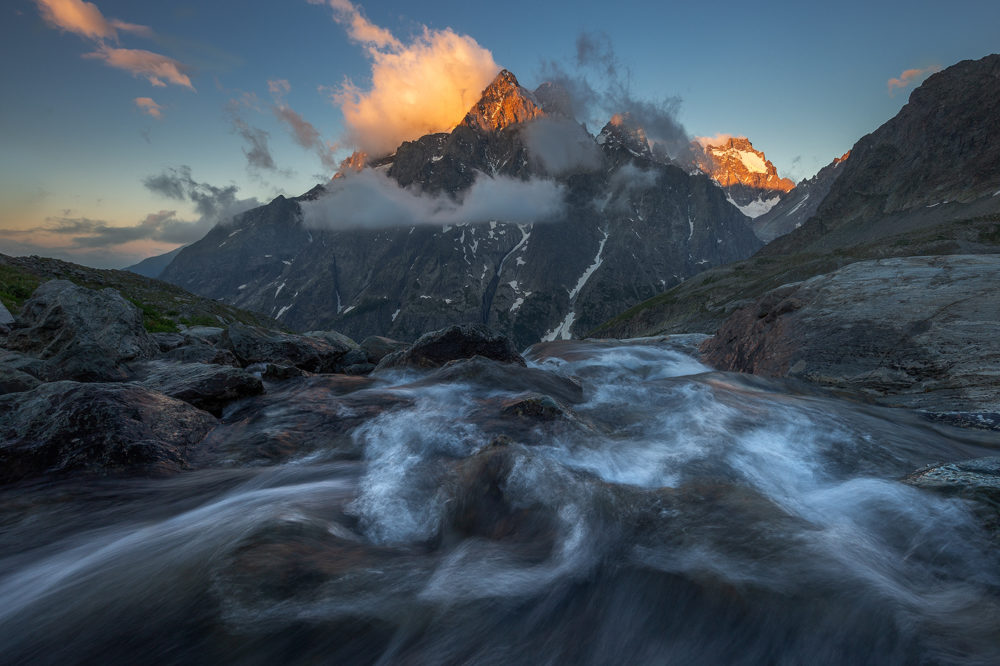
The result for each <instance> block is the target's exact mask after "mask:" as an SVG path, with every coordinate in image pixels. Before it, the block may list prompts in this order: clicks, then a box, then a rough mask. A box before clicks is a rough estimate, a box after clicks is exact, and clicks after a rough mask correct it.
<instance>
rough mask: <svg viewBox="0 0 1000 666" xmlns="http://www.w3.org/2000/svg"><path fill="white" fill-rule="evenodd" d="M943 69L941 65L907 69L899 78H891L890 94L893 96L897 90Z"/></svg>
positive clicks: (889, 82) (889, 84)
mask: <svg viewBox="0 0 1000 666" xmlns="http://www.w3.org/2000/svg"><path fill="white" fill-rule="evenodd" d="M940 71H941V65H931V66H930V67H925V68H924V69H907V70H905V71H904V72H903V73H902V74H900V75H899V77H897V78H893V79H889V81H888V86H889V95H890V96H892V95H893V94H894V93H895V92H896V91H897V90H902V89H903V88H909V87H910V86H911V85H913V84H914V82H915V81H917V79H919V78H921V77H923V76H927V75H928V74H933V73H935V72H940Z"/></svg>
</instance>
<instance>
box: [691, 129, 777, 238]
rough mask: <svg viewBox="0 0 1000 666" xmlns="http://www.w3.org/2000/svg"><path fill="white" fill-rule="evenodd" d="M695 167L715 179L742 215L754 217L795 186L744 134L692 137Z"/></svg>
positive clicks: (692, 154) (692, 156)
mask: <svg viewBox="0 0 1000 666" xmlns="http://www.w3.org/2000/svg"><path fill="white" fill-rule="evenodd" d="M691 159H692V162H693V164H694V167H695V168H697V169H698V170H699V171H701V172H702V173H705V174H707V175H708V176H709V177H710V178H711V179H712V180H714V181H715V182H717V183H718V184H719V185H720V186H721V187H722V189H724V190H725V191H726V193H727V195H728V196H729V198H730V200H731V201H732V202H733V205H735V206H737V207H738V208H739V209H740V212H742V213H743V214H744V215H746V216H747V217H750V218H756V217H759V216H761V215H763V214H765V213H766V212H767V211H769V210H771V208H773V207H774V206H775V205H776V204H777V203H778V202H779V201H780V200H781V199H782V195H784V194H786V193H787V192H789V191H790V190H791V189H792V188H794V187H795V183H793V182H792V181H791V180H789V179H788V178H782V177H781V176H779V175H778V169H777V168H776V167H775V166H774V164H773V163H772V162H771V161H770V160H769V159H767V157H765V155H764V153H763V152H761V151H759V150H757V149H756V148H754V147H753V144H752V143H750V139H748V138H746V137H745V136H740V137H728V138H726V139H725V140H724V141H722V142H714V141H712V140H709V139H695V140H694V141H692V142H691Z"/></svg>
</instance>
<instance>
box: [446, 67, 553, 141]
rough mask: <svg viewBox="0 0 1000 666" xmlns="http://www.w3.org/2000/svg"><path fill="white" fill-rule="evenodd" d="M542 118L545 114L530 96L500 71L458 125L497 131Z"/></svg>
mask: <svg viewBox="0 0 1000 666" xmlns="http://www.w3.org/2000/svg"><path fill="white" fill-rule="evenodd" d="M543 115H545V112H544V111H543V110H542V106H541V104H539V102H538V100H537V99H536V98H535V95H534V93H532V92H531V91H529V90H527V89H525V88H522V87H521V85H520V84H519V83H518V82H517V77H515V76H514V75H513V74H512V73H511V72H509V71H508V70H506V69H504V70H501V71H500V73H499V74H497V77H496V78H495V79H493V82H492V83H491V84H490V85H488V86H486V89H485V90H483V94H482V96H481V97H480V98H479V101H478V102H476V104H475V105H474V106H473V107H472V109H471V110H470V111H469V112H468V113H467V114H466V115H465V118H464V119H463V120H462V122H461V124H462V125H465V126H467V127H471V128H472V129H476V130H480V131H482V132H498V131H500V130H502V129H504V128H505V127H509V126H510V125H516V124H517V123H523V122H526V121H528V120H533V119H535V118H539V117H541V116H543Z"/></svg>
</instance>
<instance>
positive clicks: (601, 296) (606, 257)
mask: <svg viewBox="0 0 1000 666" xmlns="http://www.w3.org/2000/svg"><path fill="white" fill-rule="evenodd" d="M551 93H552V91H551V90H548V89H544V90H542V91H540V94H537V95H536V94H535V93H533V92H529V91H527V90H525V89H524V88H522V87H521V86H520V85H519V84H518V83H517V80H516V78H514V76H513V75H512V74H510V73H509V72H506V71H504V72H501V74H500V75H499V76H498V77H497V79H496V80H495V81H494V82H493V83H492V84H491V85H490V86H489V87H487V89H486V90H485V91H484V94H483V97H482V99H480V101H479V102H477V104H476V105H474V106H473V107H472V109H471V110H470V112H469V114H468V115H467V116H466V118H465V119H464V120H463V121H462V122H461V123H460V124H459V125H458V126H457V127H456V128H455V129H454V130H453V131H452V132H450V133H442V134H432V135H427V136H424V137H421V138H420V139H417V140H416V141H410V142H405V143H404V144H402V145H401V146H400V147H399V148H398V149H397V151H396V152H395V153H394V154H393V155H391V156H387V157H384V158H376V159H374V160H370V161H369V168H371V169H374V173H375V174H378V173H383V174H385V175H386V176H388V178H389V179H390V180H391V181H393V182H395V183H397V184H398V185H399V186H401V187H405V188H408V191H410V192H422V193H425V194H428V195H440V196H447V197H449V198H450V199H451V200H453V201H459V200H461V199H462V197H463V196H465V195H466V193H467V192H468V191H469V188H470V187H471V186H472V185H473V183H474V182H476V179H477V178H484V177H485V178H491V177H499V178H513V179H517V180H528V179H537V180H544V181H546V182H549V183H550V184H551V183H553V182H556V183H558V185H559V186H560V187H562V188H563V192H564V199H565V209H564V210H563V211H562V213H561V214H559V215H557V216H556V217H555V218H554V219H551V220H548V221H538V222H533V223H532V222H530V221H529V222H528V223H521V224H514V223H509V222H505V221H503V220H494V221H489V222H483V223H477V224H468V223H461V222H460V223H455V224H444V225H428V224H416V225H414V224H407V225H406V226H394V227H388V228H380V229H351V230H330V229H325V230H321V229H318V228H309V227H306V226H305V225H304V224H303V217H302V209H303V206H308V205H311V204H308V203H306V201H307V200H318V201H320V202H322V200H323V197H324V196H326V195H325V194H324V192H323V188H318V189H316V190H313V191H311V192H310V193H309V194H308V195H304V196H303V197H299V198H297V199H285V198H283V197H279V198H278V199H275V200H274V201H272V202H271V203H269V204H267V205H266V206H262V207H260V208H257V209H254V210H251V211H248V212H246V213H244V214H243V215H240V216H237V218H236V219H235V220H234V222H233V224H231V225H227V226H220V227H216V228H215V229H213V230H212V231H211V232H209V234H207V235H206V236H205V237H204V238H203V239H201V240H200V241H198V242H196V243H193V244H192V245H191V246H189V247H187V248H185V249H184V250H182V251H181V252H180V253H179V254H178V256H177V257H176V258H175V259H174V261H173V262H172V263H171V264H170V266H168V268H167V269H166V270H165V271H164V273H163V278H164V279H166V280H169V281H171V282H174V283H176V284H179V285H181V286H184V287H185V288H187V289H191V290H193V291H196V292H197V293H201V294H203V295H206V296H210V297H212V298H219V299H222V300H225V301H226V302H228V303H233V304H235V305H239V306H240V307H244V308H249V309H253V310H256V311H259V312H264V313H268V314H270V315H271V316H274V317H276V318H277V319H279V320H280V321H282V322H283V323H285V324H286V325H288V326H290V327H293V328H297V329H311V328H334V329H337V330H340V331H343V332H344V333H346V334H348V335H351V336H352V337H364V336H366V335H370V334H382V335H389V336H391V337H395V338H400V339H410V338H415V337H416V336H418V335H420V334H422V333H424V332H425V331H427V330H432V329H435V328H440V327H442V326H445V325H448V324H451V323H454V322H460V321H478V322H484V323H488V324H489V325H490V326H492V327H494V328H496V329H498V330H500V331H503V332H505V333H507V334H509V335H511V336H512V337H513V338H514V339H515V341H516V342H517V343H518V344H519V345H522V346H524V345H527V344H530V343H532V342H536V341H538V340H539V339H542V338H556V337H568V336H569V335H571V334H579V333H581V332H584V331H586V330H589V329H590V328H592V327H594V326H596V325H597V324H599V323H600V322H601V321H604V320H605V319H607V318H608V317H611V316H613V315H614V314H615V313H617V312H619V311H621V309H622V308H623V307H627V306H628V305H630V304H633V303H637V302H639V301H641V300H643V299H645V298H649V297H650V296H653V295H654V294H656V293H659V292H660V291H662V290H663V289H664V288H668V287H670V286H672V285H674V284H677V283H678V282H680V281H681V280H683V279H685V278H687V277H689V276H691V275H694V274H696V273H698V272H699V271H701V270H704V269H705V268H708V267H711V266H716V265H719V264H723V263H727V262H730V261H734V260H737V259H740V258H744V257H747V256H749V255H750V254H751V253H752V252H754V251H755V250H756V249H757V248H758V247H760V242H759V241H758V240H757V239H756V237H755V236H754V235H753V233H752V231H751V230H750V229H749V227H748V226H747V223H746V218H745V217H744V216H743V215H741V214H740V213H739V211H738V210H736V208H734V207H733V206H732V205H730V204H729V203H728V202H727V200H726V197H725V194H724V192H723V191H722V190H721V189H719V188H718V187H717V186H716V185H715V184H713V183H712V182H711V181H710V180H709V179H708V178H707V177H705V176H702V175H696V176H691V175H689V174H687V173H685V172H684V171H683V170H682V169H679V168H677V167H674V166H669V165H665V164H661V163H658V162H656V161H654V160H653V159H652V154H651V152H650V149H649V144H648V142H647V141H646V139H645V136H644V135H643V134H642V132H641V128H637V127H634V126H631V125H630V122H629V121H628V120H627V119H626V118H617V119H616V120H615V122H611V123H608V125H607V126H606V127H605V128H604V129H603V130H602V132H601V133H600V134H599V136H598V137H593V136H591V135H589V134H587V133H586V131H585V130H584V129H583V128H582V126H579V125H577V124H576V123H574V122H573V121H571V120H569V119H568V118H566V117H565V116H562V115H560V114H558V113H554V114H553V113H548V112H547V111H546V110H544V109H543V108H541V106H540V104H541V101H540V100H543V99H553V98H555V99H557V98H558V97H557V96H554V95H552V94H551ZM538 132H543V135H542V137H541V138H542V139H543V140H545V141H549V140H555V139H559V140H561V141H564V142H565V141H568V143H565V144H560V145H559V146H556V148H557V149H558V150H556V151H555V153H556V155H555V156H553V155H551V154H547V153H546V152H545V150H544V148H545V145H548V144H545V145H541V146H540V143H539V136H538V134H537V133H538ZM545 132H549V133H548V134H544V133H545ZM553 137H555V138H553ZM564 148H565V149H566V150H568V151H570V152H573V151H575V152H577V153H579V155H577V156H576V157H575V158H574V160H575V161H574V160H567V159H561V160H560V159H555V157H559V156H562V157H563V158H564V157H565V156H566V155H565V152H566V151H563V149H564ZM560 151H563V152H560ZM550 152H551V151H550ZM546 157H548V158H549V159H548V160H546ZM351 178H352V176H351V174H349V173H348V174H346V175H345V177H344V178H343V179H342V180H341V179H338V180H337V181H336V183H333V184H331V185H329V186H327V188H326V189H327V190H330V191H331V192H332V191H335V190H337V188H343V187H351V186H352V181H351ZM442 201H445V200H442ZM326 214H327V215H329V216H333V217H331V218H330V219H329V220H328V221H329V223H330V227H331V228H336V227H337V222H338V220H337V219H334V218H335V217H336V216H337V214H338V211H337V210H333V211H328V212H327V213H326Z"/></svg>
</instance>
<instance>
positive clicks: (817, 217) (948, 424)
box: [0, 0, 1000, 666]
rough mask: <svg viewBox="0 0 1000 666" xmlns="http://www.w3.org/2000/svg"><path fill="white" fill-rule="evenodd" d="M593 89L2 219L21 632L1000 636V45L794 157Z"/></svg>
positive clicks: (496, 644)
mask: <svg viewBox="0 0 1000 666" xmlns="http://www.w3.org/2000/svg"><path fill="white" fill-rule="evenodd" d="M41 4H45V3H40V5H41ZM50 4H52V3H49V4H45V6H46V7H49V5H50ZM52 6H56V5H54V4H52ZM330 6H331V7H332V8H333V9H334V11H335V12H337V13H335V19H336V20H338V22H344V23H345V24H347V27H348V30H349V34H350V35H352V38H356V39H360V37H357V35H359V34H360V35H363V36H364V39H366V40H367V42H366V43H368V44H369V45H371V44H375V45H378V44H383V43H384V44H388V46H386V47H385V48H386V49H388V50H387V51H385V52H376V54H377V56H378V57H389V56H396V55H399V53H397V51H402V50H403V49H404V47H403V45H402V42H399V41H398V40H396V39H395V38H394V37H392V35H390V34H388V32H387V31H385V30H382V29H381V28H379V27H378V26H376V25H374V24H371V23H369V22H368V21H367V19H366V18H365V17H364V15H363V14H362V13H361V12H360V10H359V9H357V8H356V7H355V6H354V5H353V4H352V3H350V2H347V0H333V1H331V2H330ZM58 7H60V8H63V9H65V8H66V7H69V8H70V9H73V10H74V11H78V14H79V16H83V17H84V18H87V19H88V21H89V23H88V24H87V30H90V32H89V33H87V34H99V35H112V36H113V35H115V34H116V32H115V30H118V31H120V32H121V33H122V35H123V36H124V35H125V33H132V32H140V33H143V34H152V33H149V29H148V28H145V27H144V26H140V25H132V24H128V23H124V22H122V21H118V20H114V21H111V22H107V21H105V20H104V18H103V17H102V16H101V15H100V14H99V12H98V13H97V15H96V17H95V14H94V12H96V11H97V10H96V8H95V6H94V5H93V4H91V3H77V4H73V3H69V4H68V5H58ZM50 9H51V8H50ZM51 11H52V12H54V10H51ZM80 12H82V13H80ZM70 14H72V12H70ZM70 14H65V12H64V14H56V13H53V14H52V17H50V18H51V21H55V20H56V19H59V20H62V21H64V22H66V21H69V19H70V18H73V17H75V16H77V14H72V16H71V15H70ZM67 16H69V18H67ZM60 17H61V18H60ZM98 19H100V20H98ZM51 21H50V22H51ZM81 29H82V28H81ZM95 31H97V32H96V33H95ZM77 32H79V30H78V31H77ZM429 34H431V33H430V29H427V28H425V39H429V37H427V36H426V35H429ZM442 34H445V33H442ZM445 37H446V38H448V39H451V38H455V39H458V38H459V36H457V35H455V34H453V33H446V34H445ZM164 41H166V40H165V39H164ZM109 43H110V42H109ZM371 48H372V49H374V48H375V47H374V46H371ZM99 49H100V50H99V52H98V54H103V55H101V57H107V58H111V57H112V56H113V55H114V54H117V56H115V57H117V58H118V59H119V60H120V59H121V58H124V57H134V54H136V53H139V54H146V55H145V56H143V62H146V63H148V62H149V61H150V57H154V56H156V54H154V53H151V52H146V51H135V50H131V51H129V50H125V49H116V48H112V47H111V46H108V45H105V44H104V42H101V43H100V46H99ZM393 49H396V50H395V51H394V50H393ZM123 53H125V55H124V56H123V55H122V54H123ZM98 54H89V56H92V57H98ZM128 54H133V55H132V56H128ZM583 55H587V54H586V53H583ZM168 60H169V59H168ZM170 63H173V61H169V62H168V63H167V64H168V65H169V64H170ZM174 65H176V63H174ZM150 71H153V72H154V73H155V76H153V75H152V74H149V71H147V70H141V72H144V74H143V75H144V76H149V77H152V78H151V82H152V83H153V84H154V85H156V84H157V82H158V83H159V85H160V86H166V83H165V82H164V81H161V80H160V79H159V78H156V77H157V76H158V77H161V78H167V79H170V78H171V77H173V79H171V80H172V81H173V82H174V83H176V82H177V81H180V82H181V84H179V85H183V82H184V81H185V80H187V76H186V75H184V74H183V72H182V71H181V70H180V69H177V68H176V67H175V68H174V69H170V68H169V67H167V65H164V64H163V63H162V62H161V63H160V67H159V68H158V69H155V70H150ZM493 71H495V67H494V66H491V67H490V68H489V70H488V71H487V72H486V74H485V75H484V77H483V78H484V79H488V78H489V76H490V75H491V74H492V72H493ZM167 74H170V76H167ZM904 74H905V73H904ZM181 76H183V77H184V78H183V79H181V78H179V77H181ZM903 78H906V77H905V76H904V77H903ZM188 84H189V85H190V81H188ZM285 84H286V86H285V88H280V87H279V89H284V90H286V91H287V82H285ZM480 85H481V83H478V84H477V85H476V88H477V89H478V88H479V86H480ZM900 85H903V82H902V81H901V82H900ZM184 87H186V86H184ZM890 89H891V88H890ZM463 99H464V98H463ZM567 99H568V93H567V92H566V90H565V89H562V88H560V87H558V86H556V85H553V84H543V85H542V86H540V87H539V88H537V89H536V90H534V91H529V90H527V89H525V88H523V87H522V86H520V85H519V83H518V81H517V80H516V78H515V77H514V75H513V74H511V73H510V72H508V71H501V72H500V73H499V75H497V76H496V78H495V79H494V80H493V81H492V83H490V84H489V85H488V86H487V87H486V88H485V90H483V91H482V94H481V97H480V98H479V100H478V101H477V102H476V103H475V104H473V105H472V106H471V107H470V108H469V109H468V112H467V114H466V115H465V116H464V118H463V119H462V120H461V121H460V122H458V123H457V125H455V127H454V128H452V129H451V130H450V131H448V132H443V133H435V134H428V135H425V136H422V137H419V138H416V139H415V140H412V141H406V142H403V143H402V144H401V145H399V146H398V147H397V148H396V149H395V151H394V152H392V153H391V154H388V155H365V154H362V153H355V154H354V155H352V156H351V157H350V158H348V159H347V160H345V161H344V163H343V165H342V166H341V169H340V171H339V172H338V173H337V175H336V176H335V177H333V178H332V179H331V180H329V181H328V182H324V183H322V184H320V185H317V186H316V187H315V188H313V189H311V190H310V191H308V192H306V193H304V194H302V195H301V196H297V197H294V198H286V197H278V198H276V199H274V200H273V201H271V202H270V203H268V204H266V205H263V206H260V207H257V208H253V209H251V210H248V211H246V212H244V213H242V214H240V215H237V216H236V217H235V218H233V219H232V220H231V221H229V220H227V221H225V222H223V223H220V224H218V225H217V226H215V227H214V228H212V229H211V230H210V231H209V232H208V233H207V234H206V235H205V236H204V237H202V238H201V239H199V240H197V241H196V242H193V243H191V244H189V245H187V246H184V247H183V248H181V249H178V250H174V251H173V252H172V253H170V255H165V256H162V257H153V258H150V259H148V260H146V261H145V262H143V263H142V264H140V265H137V266H134V267H133V269H134V270H133V271H118V270H97V269H91V268H86V267H83V266H79V265H76V264H72V263H68V262H63V261H57V260H55V259H47V258H42V257H37V256H30V257H7V256H4V255H0V661H2V662H4V663H11V664H29V663H30V664H36V663H41V664H67V663H85V664H89V663H164V664H201V663H205V664H230V663H232V664H272V663H289V664H299V663H302V664H315V663H337V664H340V663H345V664H355V663H358V664H536V663H537V664H594V665H595V666H596V665H604V664H668V663H669V664H703V663H707V664H801V663H809V664H831V665H836V664H848V663H849V664H854V663H858V664H956V665H969V664H997V663H1000V549H998V548H997V545H998V543H1000V510H998V507H1000V455H998V450H1000V335H997V333H998V330H1000V297H998V295H1000V55H991V56H988V57H985V58H982V59H980V60H976V61H972V60H966V61H963V62H959V63H957V64H955V65H953V66H951V67H948V68H946V69H943V70H942V71H939V72H937V73H934V74H933V75H931V76H929V78H927V79H926V81H925V82H924V83H923V84H922V85H921V86H920V87H918V88H916V89H915V90H914V91H913V93H912V94H911V96H910V98H909V101H908V103H907V104H906V105H905V106H903V107H902V109H901V110H900V112H899V113H898V114H897V115H896V116H895V117H893V118H891V119H889V120H888V121H887V122H886V123H885V124H883V125H882V126H881V127H879V128H878V129H876V130H875V131H873V132H872V133H870V134H868V135H866V136H864V137H862V138H860V139H859V140H858V141H857V142H856V143H855V144H854V146H853V147H852V148H851V150H850V152H849V153H848V154H846V155H844V156H843V157H838V158H836V159H833V161H832V162H831V163H830V164H829V165H828V166H827V167H825V168H823V169H822V170H820V171H819V172H818V173H817V174H816V175H815V176H813V177H811V178H808V179H805V180H803V181H801V182H800V183H798V184H797V185H794V184H793V183H791V181H789V180H787V179H785V178H782V177H781V176H780V175H779V174H778V173H777V169H776V168H775V167H774V165H773V164H772V163H771V162H770V161H769V160H768V159H767V157H766V156H765V155H764V154H763V153H762V152H761V151H760V150H758V149H757V148H755V147H754V146H753V145H752V143H751V142H750V140H749V139H748V138H746V137H725V138H716V139H696V140H695V141H693V142H691V141H689V140H688V138H687V137H684V138H683V140H681V141H679V142H677V145H679V146H681V148H680V150H681V152H682V154H678V155H667V154H666V153H665V152H664V151H663V150H662V147H661V146H660V145H659V144H658V143H657V142H655V141H653V142H651V141H650V140H649V139H647V130H648V131H649V136H650V137H651V136H653V132H652V128H651V126H650V125H649V123H646V124H647V127H646V128H644V127H643V126H642V123H640V122H638V121H637V120H636V117H638V114H636V113H633V115H629V114H626V113H622V114H618V115H615V116H613V117H612V118H611V119H610V120H609V121H608V122H607V124H605V125H604V126H603V128H602V129H601V130H600V132H598V133H597V134H596V135H594V134H592V133H590V131H589V130H588V128H587V127H585V126H584V125H582V124H580V123H578V122H577V121H576V120H575V119H574V118H573V116H572V114H571V113H570V112H569V108H570V105H568V104H567ZM137 102H138V100H137ZM150 102H152V103H153V105H154V107H155V108H154V109H153V110H156V111H157V112H159V107H158V106H156V103H155V102H153V100H152V99H148V101H146V108H147V109H149V108H153V107H149V103H150ZM461 106H463V107H464V102H463V104H462V105H461ZM459 113H460V112H459ZM651 143H652V145H651ZM838 152H839V151H838ZM830 157H831V158H833V157H834V156H830ZM69 224H70V223H69V222H67V223H66V226H67V228H69ZM88 225H89V222H86V221H77V222H76V226H86V227H87V228H92V225H90V226H88ZM200 228H201V227H199V229H200ZM765 243H766V244H765ZM140 273H141V274H140Z"/></svg>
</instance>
